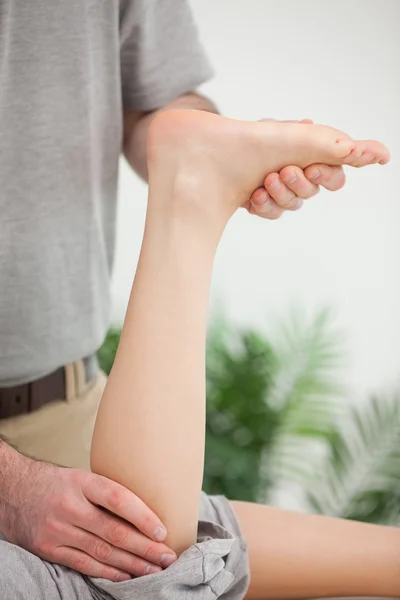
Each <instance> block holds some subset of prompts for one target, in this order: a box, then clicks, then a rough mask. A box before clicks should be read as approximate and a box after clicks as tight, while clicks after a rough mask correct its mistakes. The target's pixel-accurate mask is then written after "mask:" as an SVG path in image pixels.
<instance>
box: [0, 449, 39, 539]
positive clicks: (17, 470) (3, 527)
mask: <svg viewBox="0 0 400 600" xmlns="http://www.w3.org/2000/svg"><path fill="white" fill-rule="evenodd" d="M31 462H32V460H31V459H29V458H27V457H25V456H23V455H22V454H20V453H19V452H17V451H16V450H15V449H14V448H13V447H12V446H9V445H8V444H6V443H5V442H4V441H2V440H0V481H1V486H0V532H1V533H3V534H5V535H7V530H8V529H9V526H10V522H11V521H12V515H13V514H14V512H15V509H16V508H17V507H18V504H19V501H18V497H19V496H20V495H21V492H20V486H19V483H20V481H21V479H22V478H24V477H25V475H26V472H27V469H28V468H29V463H31Z"/></svg>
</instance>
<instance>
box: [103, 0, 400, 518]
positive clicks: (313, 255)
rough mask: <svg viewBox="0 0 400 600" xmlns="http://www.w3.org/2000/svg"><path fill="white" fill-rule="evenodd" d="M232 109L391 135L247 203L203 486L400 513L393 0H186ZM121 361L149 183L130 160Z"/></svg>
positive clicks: (219, 287)
mask: <svg viewBox="0 0 400 600" xmlns="http://www.w3.org/2000/svg"><path fill="white" fill-rule="evenodd" d="M192 6H193V11H194V14H195V18H196V20H197V23H198V26H199V29H200V33H201V37H202V39H203V42H204V45H205V47H206V48H207V50H208V53H209V55H210V58H211V60H212V62H213V64H214V66H215V69H216V76H215V78H214V80H213V81H211V82H209V83H208V84H207V85H205V86H204V88H203V91H204V92H205V93H207V95H208V96H209V97H211V98H212V99H213V100H214V101H215V102H216V103H217V105H218V107H219V109H220V110H221V111H222V112H223V113H224V114H225V115H227V116H231V117H235V118H241V119H247V120H257V119H260V118H262V117H273V118H278V119H288V118H289V119H290V118H292V119H301V118H312V119H314V120H315V122H317V123H325V124H329V125H332V126H334V127H337V128H339V129H342V130H344V131H346V132H347V133H349V134H350V135H352V136H353V137H355V138H359V139H366V138H373V139H379V140H381V141H383V142H384V143H385V144H386V145H387V146H388V147H389V149H390V150H391V153H392V161H391V163H390V164H389V165H387V166H385V167H380V166H378V165H374V166H372V167H369V168H366V169H363V170H362V171H361V170H360V171H359V170H353V171H351V170H350V169H348V171H347V177H348V181H347V184H346V186H345V188H344V189H343V190H342V191H339V192H336V193H329V192H325V191H321V193H320V195H319V196H317V197H316V198H313V199H311V200H308V201H306V203H305V206H304V207H303V208H302V209H301V211H299V212H298V213H294V214H285V215H284V216H283V217H282V218H281V219H280V220H279V221H276V222H268V221H262V220H261V219H257V218H255V217H252V216H249V215H248V214H246V213H245V211H240V212H238V213H237V214H236V215H235V217H234V218H233V219H232V221H231V223H230V224H229V226H228V228H227V230H226V233H225V236H224V238H223V240H222V243H221V246H220V248H219V251H218V255H217V260H216V264H215V271H214V279H213V288H212V297H211V310H210V335H209V352H208V374H207V377H208V426H207V453H206V454H207V455H206V472H205V480H204V487H205V489H206V490H207V491H209V492H211V493H224V494H226V495H228V496H230V497H232V498H239V499H248V500H259V501H263V502H270V503H274V504H278V505H281V506H284V507H290V508H299V509H302V510H313V511H316V512H323V513H326V514H332V515H339V516H344V517H352V518H356V519H360V520H372V521H379V522H396V523H398V522H399V521H400V476H399V475H400V393H399V389H400V388H399V385H398V384H399V375H400V311H399V306H400V277H399V259H400V241H399V236H398V228H399V223H400V198H399V190H398V180H397V179H396V174H398V173H399V154H400V119H399V114H398V112H399V106H400V41H399V37H398V28H399V24H400V2H399V1H398V0H381V1H380V2H376V1H375V0H351V2H349V1H348V0H336V1H335V2H331V1H330V0H319V1H318V2H315V1H314V0H303V1H302V2H298V1H297V0H280V1H279V2H276V1H269V0H246V2H243V1H242V0H218V2H215V0H192ZM119 195H120V202H119V216H118V236H117V253H116V261H115V269H114V278H113V307H114V308H113V323H114V324H115V327H114V329H113V331H111V332H110V335H109V337H108V339H107V340H106V344H105V346H104V347H103V349H102V351H101V353H100V356H101V361H102V365H103V367H104V368H105V369H106V370H108V369H109V368H110V366H111V363H112V360H113V356H114V352H115V348H116V344H117V342H118V336H119V333H118V329H119V327H120V325H121V323H122V321H123V317H124V314H125V310H126V305H127V301H128V297H129V293H130V289H131V285H132V281H133V277H134V273H135V268H136V264H137V260H138V256H139V250H140V244H141V239H142V234H143V228H144V219H145V212H146V195H147V189H146V186H145V185H144V184H143V183H142V182H141V181H139V180H138V179H137V178H136V177H135V175H134V174H133V172H132V171H131V170H130V169H128V167H127V166H126V165H125V164H124V163H123V162H122V164H121V177H120V192H119Z"/></svg>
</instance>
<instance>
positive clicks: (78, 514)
mask: <svg viewBox="0 0 400 600" xmlns="http://www.w3.org/2000/svg"><path fill="white" fill-rule="evenodd" d="M12 452H13V453H14V451H12ZM12 460H13V464H14V469H17V468H18V471H16V470H14V472H13V474H14V478H13V479H11V478H10V472H11V470H10V469H7V472H6V479H5V480H4V478H2V482H1V486H2V488H3V490H2V492H1V504H2V505H1V507H0V516H1V522H0V530H1V531H2V532H3V534H4V535H5V537H6V539H7V540H8V541H9V542H12V543H14V544H17V545H19V546H21V547H23V548H25V549H27V550H29V551H30V552H32V553H33V554H36V555H37V556H40V557H41V558H43V559H45V560H47V561H49V562H54V563H59V564H63V565H66V566H67V567H71V568H72V569H75V570H77V571H79V572H81V573H83V574H85V575H90V576H92V577H103V578H106V579H110V580H113V581H124V580H128V579H130V578H131V577H132V575H146V574H150V573H155V572H157V571H161V567H166V566H168V565H170V564H171V563H172V562H174V560H176V556H175V554H174V553H173V552H172V550H170V549H169V548H168V547H167V546H165V545H164V544H162V543H160V542H161V541H162V540H164V539H165V537H166V530H165V527H164V526H163V525H162V523H161V522H160V520H159V519H158V518H157V517H156V516H155V514H154V513H153V512H152V511H151V510H150V509H149V508H147V507H146V506H145V505H144V503H143V502H142V501H141V500H140V499H139V498H138V497H137V496H135V495H134V494H132V493H131V492H130V491H128V490H127V489H125V488H124V487H122V486H121V485H119V484H117V483H115V482H113V481H110V480H109V479H107V478H105V477H102V476H100V475H94V474H93V473H89V472H86V471H80V470H75V469H66V468H63V467H57V466H55V465H52V464H48V463H43V462H37V461H33V460H30V459H26V458H25V457H22V456H21V455H19V454H17V453H16V452H15V453H14V456H13V459H12ZM2 475H3V473H2ZM4 489H6V493H5V494H4Z"/></svg>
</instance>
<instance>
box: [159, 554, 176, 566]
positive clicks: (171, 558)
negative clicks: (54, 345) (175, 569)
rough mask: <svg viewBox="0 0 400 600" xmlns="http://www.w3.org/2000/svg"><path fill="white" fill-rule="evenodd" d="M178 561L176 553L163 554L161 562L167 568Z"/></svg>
mask: <svg viewBox="0 0 400 600" xmlns="http://www.w3.org/2000/svg"><path fill="white" fill-rule="evenodd" d="M175 561H176V555H175V554H162V555H161V558H160V564H161V566H162V567H164V569H165V568H167V567H170V566H171V565H172V563H174V562H175Z"/></svg>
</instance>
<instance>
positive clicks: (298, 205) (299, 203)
mask: <svg viewBox="0 0 400 600" xmlns="http://www.w3.org/2000/svg"><path fill="white" fill-rule="evenodd" d="M303 204H304V200H302V199H301V198H298V199H297V200H296V202H295V203H294V204H293V210H299V208H301V207H302V206H303Z"/></svg>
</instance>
